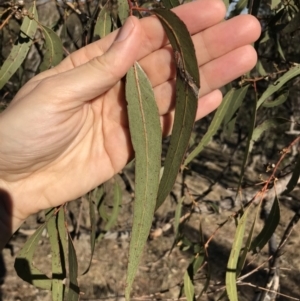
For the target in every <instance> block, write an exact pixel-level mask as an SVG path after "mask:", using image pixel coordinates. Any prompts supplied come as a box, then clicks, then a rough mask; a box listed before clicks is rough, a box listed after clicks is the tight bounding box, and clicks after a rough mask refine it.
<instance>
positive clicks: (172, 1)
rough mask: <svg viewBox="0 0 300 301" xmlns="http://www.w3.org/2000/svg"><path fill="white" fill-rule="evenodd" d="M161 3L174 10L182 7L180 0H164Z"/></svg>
mask: <svg viewBox="0 0 300 301" xmlns="http://www.w3.org/2000/svg"><path fill="white" fill-rule="evenodd" d="M161 2H162V4H163V6H164V7H165V8H167V9H172V8H174V7H176V6H179V5H180V3H179V1H178V0H162V1H161Z"/></svg>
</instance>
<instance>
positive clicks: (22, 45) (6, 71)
mask: <svg viewBox="0 0 300 301" xmlns="http://www.w3.org/2000/svg"><path fill="white" fill-rule="evenodd" d="M28 12H29V14H30V17H29V16H25V17H24V19H23V22H22V25H21V28H20V33H19V37H18V40H17V41H16V43H14V45H13V47H12V50H11V52H10V54H9V56H8V57H7V59H6V60H5V61H4V63H3V65H2V66H1V69H0V89H2V88H3V87H4V85H5V84H6V83H7V82H8V81H9V79H10V78H11V77H12V76H13V75H14V73H15V72H16V71H17V70H18V68H19V67H20V66H21V64H22V63H23V61H24V60H25V58H26V56H27V53H28V51H29V49H30V47H31V45H32V41H33V39H34V36H35V33H36V30H37V26H38V24H37V20H38V15H37V9H36V6H35V2H33V5H32V6H31V7H30V8H29V10H28Z"/></svg>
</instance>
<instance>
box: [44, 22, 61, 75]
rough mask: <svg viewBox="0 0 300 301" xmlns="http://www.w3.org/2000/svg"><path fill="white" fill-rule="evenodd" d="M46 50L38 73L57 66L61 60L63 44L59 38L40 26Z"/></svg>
mask: <svg viewBox="0 0 300 301" xmlns="http://www.w3.org/2000/svg"><path fill="white" fill-rule="evenodd" d="M42 29H43V33H44V37H45V44H44V47H45V48H46V50H45V54H44V57H43V61H42V63H41V65H40V67H39V70H40V72H42V71H45V70H47V69H50V68H51V67H54V66H56V65H58V64H59V63H60V62H61V60H62V59H63V55H64V52H63V44H62V41H61V39H60V38H59V36H58V35H57V34H56V33H55V32H54V31H53V30H52V29H51V28H48V27H46V26H42Z"/></svg>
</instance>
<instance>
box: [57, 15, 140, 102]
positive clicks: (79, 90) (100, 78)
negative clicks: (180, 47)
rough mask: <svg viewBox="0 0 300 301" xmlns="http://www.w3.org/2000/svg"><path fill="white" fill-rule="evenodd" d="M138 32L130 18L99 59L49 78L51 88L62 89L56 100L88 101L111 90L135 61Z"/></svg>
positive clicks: (133, 19) (137, 25)
mask: <svg viewBox="0 0 300 301" xmlns="http://www.w3.org/2000/svg"><path fill="white" fill-rule="evenodd" d="M141 33H142V28H141V25H140V22H139V20H138V19H137V18H136V17H133V16H130V17H129V18H128V19H127V20H126V22H125V24H124V25H123V27H122V28H121V29H120V31H119V32H118V34H117V36H116V39H115V41H114V42H113V44H112V45H111V46H110V48H109V49H108V50H107V51H106V52H104V53H103V54H102V55H101V56H97V57H95V58H93V59H92V60H90V61H88V62H87V63H85V64H83V65H81V66H78V67H76V68H74V69H72V70H69V71H67V72H63V73H61V74H59V75H58V76H55V77H54V78H55V79H54V78H52V79H53V80H55V81H57V85H55V83H53V84H54V86H55V87H63V90H64V91H63V93H62V94H61V95H60V96H61V97H60V99H61V100H63V98H65V100H70V99H73V101H74V100H75V101H79V102H83V101H89V100H91V99H93V98H95V97H97V96H99V95H101V94H103V93H105V92H106V91H108V90H109V89H110V88H112V87H113V86H114V85H115V84H116V83H117V82H118V81H119V80H120V79H121V78H122V77H123V76H124V75H125V74H126V72H127V71H128V70H129V68H130V67H131V66H132V65H133V63H134V61H135V60H136V59H137V56H138V52H139V48H140V43H141V42H140V41H141Z"/></svg>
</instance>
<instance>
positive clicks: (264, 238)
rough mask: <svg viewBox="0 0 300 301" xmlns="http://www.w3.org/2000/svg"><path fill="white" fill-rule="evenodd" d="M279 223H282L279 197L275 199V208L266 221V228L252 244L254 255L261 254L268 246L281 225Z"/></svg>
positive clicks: (273, 207)
mask: <svg viewBox="0 0 300 301" xmlns="http://www.w3.org/2000/svg"><path fill="white" fill-rule="evenodd" d="M279 221H280V208H279V201H278V199H277V197H275V199H274V202H273V206H272V208H271V211H270V214H269V216H268V218H267V219H266V221H265V225H264V227H263V228H262V230H261V232H260V233H259V234H258V235H257V237H256V238H255V239H254V240H253V241H252V243H251V246H250V250H251V251H252V252H253V253H258V252H260V250H261V249H262V248H263V247H264V246H265V245H266V243H267V242H268V241H269V240H270V238H271V236H272V235H273V233H274V232H275V230H276V228H277V226H278V224H279Z"/></svg>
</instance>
